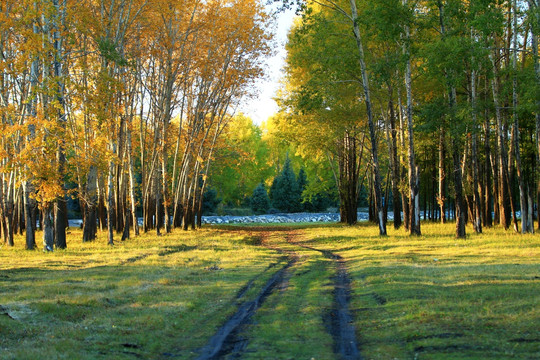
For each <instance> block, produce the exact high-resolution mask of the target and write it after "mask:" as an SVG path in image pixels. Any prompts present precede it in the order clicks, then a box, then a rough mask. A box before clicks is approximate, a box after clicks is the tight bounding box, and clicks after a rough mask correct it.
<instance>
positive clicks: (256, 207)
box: [251, 181, 270, 214]
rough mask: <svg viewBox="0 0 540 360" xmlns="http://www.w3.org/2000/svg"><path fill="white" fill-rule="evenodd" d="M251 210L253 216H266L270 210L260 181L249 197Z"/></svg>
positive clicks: (266, 194)
mask: <svg viewBox="0 0 540 360" xmlns="http://www.w3.org/2000/svg"><path fill="white" fill-rule="evenodd" d="M251 209H252V210H253V212H255V214H266V213H267V212H268V210H269V209H270V198H269V197H268V193H267V192H266V187H265V186H264V182H262V181H261V183H260V184H259V185H257V187H256V188H255V190H254V191H253V195H252V196H251Z"/></svg>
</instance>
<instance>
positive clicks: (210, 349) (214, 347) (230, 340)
mask: <svg viewBox="0 0 540 360" xmlns="http://www.w3.org/2000/svg"><path fill="white" fill-rule="evenodd" d="M258 236H260V242H259V243H260V245H262V246H265V247H267V248H269V249H272V250H275V251H277V252H279V253H281V254H284V255H286V256H287V263H286V264H285V266H283V267H282V268H281V269H279V270H278V271H276V272H275V273H274V275H272V277H271V278H270V279H269V280H268V281H267V282H266V283H265V285H264V286H263V287H262V289H261V291H260V292H259V293H258V294H257V296H256V297H255V299H253V300H251V301H247V302H244V303H242V304H240V305H239V306H238V310H237V311H236V312H235V313H234V314H233V315H232V316H231V317H230V318H229V319H228V320H227V321H226V322H225V324H223V325H222V326H221V327H220V328H219V329H218V330H217V332H216V333H215V334H214V336H212V337H211V338H210V341H209V342H208V344H207V345H206V346H204V347H203V348H202V349H201V350H200V355H199V357H197V360H213V359H221V358H223V357H225V356H227V355H229V356H230V357H232V358H239V357H241V355H242V353H243V351H244V349H245V348H246V346H247V344H248V339H247V338H245V337H242V336H241V333H242V328H243V326H244V325H246V324H248V323H249V321H250V319H251V317H252V316H253V315H254V314H255V312H256V311H257V310H258V309H259V308H260V307H261V305H262V304H263V303H264V301H265V300H266V298H267V297H268V296H269V295H270V294H272V292H273V291H276V290H278V291H284V288H286V287H287V283H288V278H289V276H288V271H289V269H290V268H291V267H292V266H293V265H294V264H295V263H296V261H297V259H298V256H297V255H296V253H294V252H291V251H286V250H283V249H280V248H278V247H274V246H270V245H268V244H267V242H266V238H267V237H268V236H269V232H266V231H265V232H261V234H260V235H258ZM275 266H276V264H271V265H270V266H269V267H268V268H267V270H268V269H270V268H273V267H275ZM265 271H266V270H265ZM255 280H256V278H255V279H252V280H250V281H249V282H248V283H247V284H246V285H245V286H244V287H243V288H242V289H240V291H239V292H238V294H237V296H236V298H237V299H240V298H241V297H243V296H244V295H245V293H246V292H247V290H248V289H249V288H250V287H251V286H252V284H253V282H254V281H255Z"/></svg>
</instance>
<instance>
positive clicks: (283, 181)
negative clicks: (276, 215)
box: [270, 157, 301, 213]
mask: <svg viewBox="0 0 540 360" xmlns="http://www.w3.org/2000/svg"><path fill="white" fill-rule="evenodd" d="M270 199H271V200H272V207H274V208H276V209H277V210H279V211H283V212H289V213H292V212H298V211H300V210H301V204H300V192H299V189H298V183H297V182H296V175H295V174H294V171H293V170H292V168H291V161H290V160H289V158H288V157H287V159H286V160H285V165H284V166H283V171H282V172H281V173H280V174H279V175H278V176H276V178H275V179H274V181H273V183H272V187H271V188H270Z"/></svg>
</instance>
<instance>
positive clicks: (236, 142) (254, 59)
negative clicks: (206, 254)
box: [0, 0, 540, 250]
mask: <svg viewBox="0 0 540 360" xmlns="http://www.w3.org/2000/svg"><path fill="white" fill-rule="evenodd" d="M281 6H282V7H284V8H286V7H294V8H296V9H297V12H298V14H299V16H298V17H297V19H296V20H295V24H294V25H293V27H292V29H291V30H290V33H289V36H288V44H287V53H288V55H287V60H286V61H287V65H286V67H285V76H284V78H283V80H282V86H281V89H280V91H279V93H278V94H277V95H276V101H278V103H279V104H280V108H281V110H280V112H279V113H277V114H268V117H269V118H268V120H267V121H266V122H265V123H264V124H262V125H260V126H258V125H254V124H253V123H252V122H251V120H250V119H249V118H247V117H246V116H244V115H242V114H238V113H236V111H235V110H236V108H237V107H238V105H239V104H240V103H241V102H242V100H243V99H245V98H246V97H247V96H254V94H253V89H252V85H253V83H254V81H255V80H256V79H258V78H260V77H261V76H263V74H264V71H265V69H264V66H265V65H264V59H265V58H266V57H268V56H269V55H270V54H271V53H272V51H273V50H272V49H273V46H274V44H273V40H272V31H271V24H272V21H273V16H272V14H270V13H269V11H268V10H267V9H266V8H265V6H264V4H261V3H259V2H257V1H252V0H226V1H225V0H215V1H214V0H212V1H204V2H201V1H198V0H193V1H191V0H187V1H166V0H118V1H116V0H99V1H90V2H79V1H67V0H51V1H35V0H32V1H30V0H23V1H11V0H7V1H3V2H2V3H1V4H0V13H1V15H0V17H1V19H0V20H1V21H0V52H1V54H2V58H1V62H0V70H1V71H0V94H1V99H0V101H1V107H0V117H1V150H0V154H1V164H0V165H1V166H0V174H1V181H0V199H1V202H0V222H1V226H0V228H1V232H2V236H3V240H4V243H5V244H8V245H10V246H12V245H13V241H14V240H13V239H14V234H16V233H20V234H23V233H24V234H25V238H26V248H28V249H33V248H34V247H35V246H36V240H35V231H36V229H37V227H38V226H39V229H41V230H43V237H44V243H45V248H46V249H48V250H52V249H53V248H54V247H56V248H60V249H61V248H65V247H66V227H67V219H68V206H67V204H68V203H70V202H76V203H77V206H78V207H79V208H80V216H81V217H82V218H83V236H82V237H83V238H82V241H83V242H88V241H92V240H94V239H95V238H96V234H97V233H98V231H106V232H107V234H108V237H107V238H108V243H109V244H113V243H114V238H115V236H117V237H118V238H121V239H122V240H124V239H127V238H129V237H130V233H131V232H133V233H134V234H135V235H139V233H140V232H141V231H142V232H148V231H150V230H153V231H155V232H156V233H157V234H160V233H161V232H164V233H168V232H170V231H171V229H173V228H182V229H184V230H187V229H189V228H192V229H195V228H197V227H200V226H201V217H202V214H203V207H204V206H203V205H204V204H203V203H204V201H203V200H204V198H205V194H207V195H208V194H209V193H210V195H211V196H213V197H215V198H217V197H219V198H220V199H221V200H223V202H228V204H232V205H238V206H241V204H242V202H244V205H246V202H247V203H249V198H251V197H252V196H254V194H255V193H256V192H257V191H258V193H259V195H260V194H262V196H263V198H264V197H265V196H266V195H265V194H263V192H264V191H267V192H269V193H270V198H269V199H268V201H270V200H271V201H273V199H272V197H273V194H272V191H273V190H272V188H273V184H274V183H276V182H277V181H278V178H279V180H280V181H282V180H283V179H284V178H286V176H283V174H284V173H285V172H286V171H285V168H288V169H289V170H287V171H288V174H289V177H290V175H291V173H292V175H293V177H296V174H298V177H297V178H295V179H294V180H295V181H294V183H295V185H294V187H295V189H296V190H295V191H293V192H291V194H293V193H294V195H290V196H293V197H296V199H294V201H293V202H294V205H290V206H285V205H284V206H283V208H281V209H279V210H280V211H288V212H294V211H310V210H314V209H315V208H314V205H313V204H314V203H317V202H318V205H317V206H318V207H319V208H321V209H324V208H325V205H327V206H328V205H334V206H335V207H336V208H339V212H340V216H341V222H343V223H346V224H349V225H352V224H355V223H356V222H357V209H358V206H359V202H360V203H364V202H365V203H366V206H367V207H368V208H369V213H370V219H371V220H372V221H373V222H375V223H376V224H377V226H378V228H379V234H380V235H385V234H387V222H388V212H389V211H392V212H393V225H394V227H395V228H396V229H398V228H400V227H402V226H403V227H404V228H406V229H407V230H408V231H409V232H410V233H411V234H417V235H420V234H421V220H431V221H440V222H443V223H444V222H446V221H447V220H454V221H455V223H456V236H457V237H465V236H466V227H465V225H466V224H467V223H470V224H472V225H473V229H474V231H475V232H476V233H481V232H482V228H483V227H491V226H501V227H503V228H504V229H513V230H514V231H516V232H522V233H525V232H534V228H535V225H534V220H535V219H538V225H537V226H538V227H540V217H538V213H537V209H538V204H539V201H540V172H539V169H540V142H539V136H540V91H539V90H540V65H539V59H538V56H539V53H538V34H539V32H540V30H539V29H540V9H539V7H538V1H536V0H528V1H517V0H510V1H503V0H471V1H457V0H446V1H443V0H437V1H435V0H428V1H410V0H391V1H383V0H374V1H370V2H356V1H352V0H351V1H349V2H346V1H332V0H316V1H308V2H299V3H290V2H284V3H281ZM291 168H292V170H291ZM301 178H302V179H301ZM298 182H301V184H300V186H299V185H298ZM289 183H291V182H290V181H289ZM291 184H292V183H291ZM288 186H289V185H281V186H279V188H280V189H281V188H287V187H288ZM256 188H257V189H258V190H257V191H255V190H256ZM263 190H264V191H263ZM254 191H255V192H254ZM212 192H213V194H211V193H212ZM257 196H258V195H257ZM276 196H282V195H276ZM287 196H289V195H287ZM262 201H263V203H264V204H263V207H262V208H260V209H259V208H257V211H259V212H265V211H269V210H272V209H271V208H272V205H273V203H268V204H266V202H267V200H266V199H263V200H262ZM310 204H311V205H310ZM274 210H275V209H274ZM139 218H142V222H140V220H138V219H139ZM115 234H116V235H115Z"/></svg>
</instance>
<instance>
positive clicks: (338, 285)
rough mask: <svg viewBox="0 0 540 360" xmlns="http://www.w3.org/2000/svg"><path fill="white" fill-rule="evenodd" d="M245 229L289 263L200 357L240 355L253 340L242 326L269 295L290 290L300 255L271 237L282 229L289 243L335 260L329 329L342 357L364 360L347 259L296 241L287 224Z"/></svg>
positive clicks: (240, 309)
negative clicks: (359, 344)
mask: <svg viewBox="0 0 540 360" xmlns="http://www.w3.org/2000/svg"><path fill="white" fill-rule="evenodd" d="M244 230H247V231H249V236H250V237H252V238H256V239H258V241H256V243H257V244H258V245H260V246H264V247H266V248H268V249H272V250H274V251H277V252H278V253H280V254H283V255H284V257H286V259H287V260H286V261H287V263H286V265H284V266H283V267H281V269H279V270H278V271H276V272H275V273H274V275H272V277H271V278H270V279H269V280H268V281H267V282H266V284H265V285H264V286H263V287H262V288H261V290H260V292H259V293H258V294H257V296H256V298H255V299H253V300H251V301H246V302H244V303H242V304H240V305H239V306H238V310H237V311H236V312H235V313H234V314H233V315H232V316H231V317H230V318H229V319H228V320H227V321H226V322H225V324H224V325H222V326H221V327H220V328H219V329H218V331H217V332H216V333H215V334H214V336H212V338H211V339H210V341H209V342H208V344H207V345H206V346H204V347H203V348H202V349H201V350H200V351H199V354H200V355H199V357H197V360H211V359H212V360H213V359H222V358H225V357H229V358H240V357H241V356H242V354H243V352H244V350H245V348H246V346H247V344H248V341H249V339H248V338H246V337H245V336H243V332H242V330H243V327H244V325H246V324H248V323H249V321H250V319H251V318H252V316H253V315H254V314H255V313H256V311H257V310H258V309H259V308H260V307H261V306H262V304H263V303H264V301H265V300H266V298H268V296H270V295H271V294H272V293H273V292H274V291H280V292H282V291H286V290H287V287H288V281H289V278H290V276H291V273H292V267H293V266H294V264H295V263H296V262H297V261H298V259H299V256H298V254H297V253H296V252H294V251H292V250H290V249H287V250H286V249H282V248H279V247H277V246H276V245H273V244H271V243H270V242H269V241H268V239H269V237H270V235H271V234H273V233H275V232H278V231H279V232H282V233H284V238H285V242H287V243H288V244H290V245H293V246H296V247H300V248H304V249H308V250H311V251H314V252H319V253H322V255H323V256H324V257H326V258H328V259H332V260H333V261H335V263H336V268H337V273H336V276H335V277H334V278H333V279H332V280H333V286H334V291H333V293H334V300H333V304H332V308H331V309H329V312H328V313H327V314H321V315H322V316H323V318H325V319H327V324H328V331H329V333H330V335H331V336H332V338H333V339H334V353H335V354H336V355H337V356H338V357H339V358H340V359H344V360H353V359H355V360H358V359H360V360H361V359H362V356H361V355H360V351H359V347H358V343H357V340H356V332H355V328H354V325H353V319H352V315H351V312H350V310H349V306H348V305H349V298H350V291H351V289H350V278H349V275H348V273H347V268H346V266H345V261H344V259H343V258H342V257H341V256H339V255H337V254H334V253H332V252H330V251H327V250H320V249H315V248H312V247H309V246H306V245H303V244H300V243H299V242H298V241H296V238H297V236H298V233H297V231H294V230H291V231H286V230H284V229H283V228H280V229H279V230H274V229H271V228H262V229H258V228H249V229H244ZM273 267H276V264H271V265H270V266H269V267H268V268H267V269H266V270H265V272H266V271H267V270H270V269H271V268H273ZM259 276H260V275H259ZM257 278H258V277H257ZM257 278H255V279H252V280H250V281H249V282H248V283H247V284H246V285H245V286H244V287H243V288H242V289H240V290H239V291H238V294H237V297H236V298H237V299H239V298H241V297H242V296H244V294H245V293H246V292H247V290H248V289H249V288H250V287H251V286H252V285H253V283H254V281H255V280H256V279H257Z"/></svg>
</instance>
